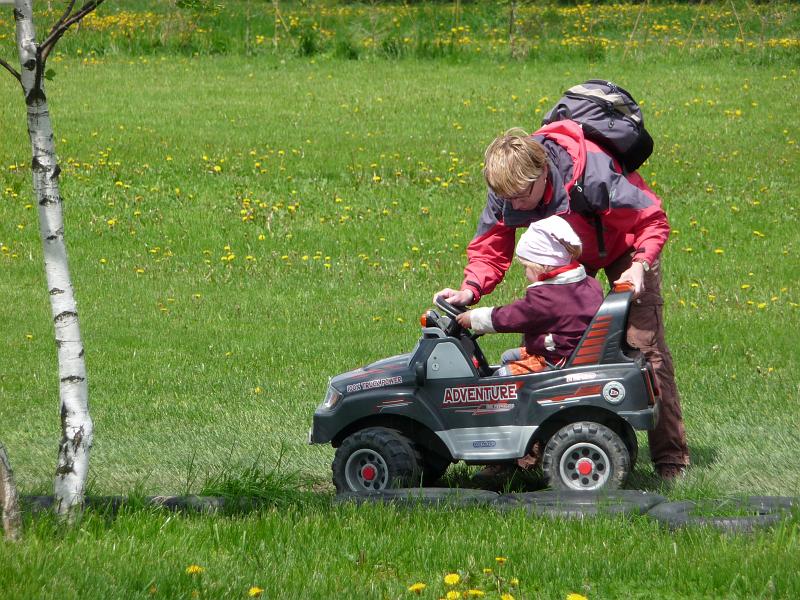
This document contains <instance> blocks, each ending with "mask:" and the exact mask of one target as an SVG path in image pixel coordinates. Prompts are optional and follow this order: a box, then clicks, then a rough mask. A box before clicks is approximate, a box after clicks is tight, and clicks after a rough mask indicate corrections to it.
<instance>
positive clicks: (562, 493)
mask: <svg viewBox="0 0 800 600" xmlns="http://www.w3.org/2000/svg"><path fill="white" fill-rule="evenodd" d="M665 500H666V498H664V496H659V495H658V494H651V493H649V492H644V491H641V490H600V491H590V492H578V491H574V490H547V491H542V492H530V493H526V494H505V495H503V496H500V497H499V498H498V499H497V502H496V504H497V507H498V508H499V509H500V510H511V511H513V510H519V509H522V510H524V511H526V512H527V513H528V514H529V515H531V516H534V517H541V516H546V517H561V518H583V517H593V516H597V515H643V514H646V513H647V511H649V510H650V509H651V508H653V507H654V506H656V505H658V504H660V503H662V502H664V501H665Z"/></svg>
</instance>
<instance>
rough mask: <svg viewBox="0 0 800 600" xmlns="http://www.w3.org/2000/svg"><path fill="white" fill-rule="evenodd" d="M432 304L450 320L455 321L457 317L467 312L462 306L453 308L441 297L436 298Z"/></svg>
mask: <svg viewBox="0 0 800 600" xmlns="http://www.w3.org/2000/svg"><path fill="white" fill-rule="evenodd" d="M434 303H435V304H436V306H438V307H439V308H441V309H442V310H443V311H444V313H445V314H446V315H447V316H448V317H450V318H451V319H455V318H456V317H457V316H458V315H461V314H464V313H465V312H467V309H466V308H465V307H464V306H453V305H452V304H450V303H449V302H448V301H447V300H445V299H444V298H442V297H441V296H436V300H435V301H434Z"/></svg>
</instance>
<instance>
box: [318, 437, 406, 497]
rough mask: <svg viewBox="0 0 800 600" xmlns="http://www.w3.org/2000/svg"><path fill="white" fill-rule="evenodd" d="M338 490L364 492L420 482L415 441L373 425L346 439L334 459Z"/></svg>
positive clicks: (334, 473) (334, 474) (333, 467)
mask: <svg viewBox="0 0 800 600" xmlns="http://www.w3.org/2000/svg"><path fill="white" fill-rule="evenodd" d="M332 469H333V484H334V485H335V486H336V490H337V491H338V492H347V491H352V492H363V491H375V490H385V489H387V488H398V487H408V486H413V485H418V484H419V478H420V464H419V459H418V458H417V453H416V452H415V451H414V447H413V446H412V444H411V442H410V441H409V440H408V438H406V437H405V436H404V435H402V434H400V433H399V432H397V431H395V430H393V429H386V428H385V427H370V428H367V429H363V430H361V431H358V432H356V433H354V434H353V435H351V436H349V437H347V438H345V440H344V441H343V442H342V445H341V446H339V448H337V450H336V455H335V457H334V459H333V465H332Z"/></svg>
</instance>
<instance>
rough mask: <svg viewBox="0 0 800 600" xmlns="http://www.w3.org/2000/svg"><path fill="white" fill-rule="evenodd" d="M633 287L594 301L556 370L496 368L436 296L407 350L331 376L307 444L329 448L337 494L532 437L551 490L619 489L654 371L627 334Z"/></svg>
mask: <svg viewBox="0 0 800 600" xmlns="http://www.w3.org/2000/svg"><path fill="white" fill-rule="evenodd" d="M631 296H632V291H631V289H630V287H625V288H619V287H618V288H615V289H614V290H612V291H611V292H610V293H609V294H608V295H607V296H606V298H605V300H604V301H603V304H602V305H601V306H600V309H599V310H598V311H597V314H596V315H595V316H594V318H593V319H592V322H591V323H590V325H589V327H588V329H587V330H586V332H585V333H584V335H583V337H582V338H581V341H580V343H579V345H578V347H577V348H576V349H575V351H574V353H573V354H572V355H571V356H570V357H569V359H568V360H567V361H566V363H565V364H564V366H563V367H559V368H556V367H552V368H549V369H547V370H545V371H540V372H536V373H530V374H524V375H509V376H498V375H495V371H496V370H497V367H493V366H490V365H489V363H488V362H487V361H486V358H485V356H484V354H483V352H482V351H481V349H480V347H479V346H478V343H477V337H478V336H477V335H475V334H474V333H472V332H470V331H468V330H466V329H464V328H462V327H461V326H460V325H459V324H458V322H457V321H456V319H455V318H454V317H455V316H456V315H457V314H459V313H460V312H463V310H464V309H462V308H458V307H454V306H451V305H450V304H448V303H447V302H445V301H443V300H441V299H438V300H437V302H436V305H437V308H438V309H439V310H440V311H441V312H442V313H443V314H439V313H438V312H437V311H436V310H429V311H428V312H427V313H426V314H424V315H423V316H422V319H421V322H422V325H423V328H422V337H421V338H420V340H419V342H418V343H417V345H416V346H415V347H414V349H413V350H412V351H411V352H410V353H408V354H401V355H398V356H393V357H391V358H386V359H384V360H380V361H378V362H375V363H372V364H370V365H367V366H365V367H363V368H361V369H357V370H355V371H350V372H348V373H343V374H341V375H337V376H336V377H333V378H332V379H331V380H330V383H329V386H328V390H327V393H326V395H325V399H324V401H323V402H322V404H320V406H319V407H318V408H317V410H316V412H315V413H314V421H313V425H312V427H311V431H310V432H309V443H318V444H327V443H330V444H331V445H333V447H334V448H336V454H335V457H334V460H333V465H332V469H333V483H334V485H335V486H336V489H337V491H338V492H346V491H373V490H382V489H386V488H396V487H414V486H419V485H430V484H432V483H434V482H435V481H436V480H438V479H439V478H440V477H441V476H442V475H443V474H444V472H445V470H446V469H447V467H448V466H449V465H450V464H451V463H454V462H457V461H461V460H463V461H465V462H466V463H468V464H477V465H488V464H498V463H512V464H513V461H515V460H516V459H518V458H521V457H523V456H525V455H527V454H528V453H529V452H530V451H531V448H532V447H533V444H534V443H536V442H539V443H540V447H541V448H544V451H543V453H542V470H543V475H544V478H545V479H546V482H547V483H548V484H549V485H550V486H551V487H554V488H561V489H571V490H597V489H601V488H604V489H613V488H618V487H620V486H621V485H622V484H623V483H624V481H625V479H626V478H627V476H628V474H629V473H630V472H631V470H632V469H633V465H634V464H635V462H636V456H637V452H638V446H637V442H636V434H635V431H636V430H646V429H652V428H653V427H654V426H655V420H656V415H657V394H658V391H657V388H656V384H655V382H656V379H655V375H654V372H653V368H652V366H651V365H650V364H649V363H648V362H647V361H646V360H645V359H644V356H643V355H642V354H641V353H639V352H638V351H637V350H634V349H632V348H631V347H630V346H628V345H627V343H626V341H625V330H626V324H627V317H628V309H629V306H630V301H631Z"/></svg>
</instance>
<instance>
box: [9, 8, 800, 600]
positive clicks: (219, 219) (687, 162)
mask: <svg viewBox="0 0 800 600" xmlns="http://www.w3.org/2000/svg"><path fill="white" fill-rule="evenodd" d="M716 8H719V6H716ZM778 8H780V5H778ZM778 8H776V7H775V6H773V5H770V10H772V9H775V10H776V11H777V10H778ZM465 10H466V9H465ZM659 10H662V9H661V7H659ZM675 10H684V9H675ZM720 10H721V9H720ZM784 10H785V13H786V15H789V16H787V18H789V17H790V16H791V15H792V14H794V13H793V12H792V11H793V10H795V9H794V8H792V7H791V6H785V7H784ZM648 14H649V13H648ZM465 18H466V17H465ZM654 18H655V17H654ZM775 23H776V24H775V26H774V27H775V31H776V32H777V33H775V35H777V36H783V35H784V34H785V32H783V30H781V29H780V26H782V25H780V26H779V24H777V23H778V21H777V20H776V21H775ZM782 23H785V21H783V22H782ZM769 31H770V32H772V31H773V30H772V29H769ZM627 33H629V31H625V32H623V33H618V35H617V38H616V39H617V40H624V39H625V38H626V35H627ZM786 35H788V34H786ZM81 36H82V33H77V34H75V35H74V36H73V38H72V42H71V43H74V44H78V43H79V42H78V40H79V39H81ZM65 41H66V39H65ZM7 42H8V40H4V41H3V43H7ZM70 47H71V46H65V47H64V48H65V50H67V49H69V48H70ZM3 48H5V46H3ZM131 52H132V53H129V51H128V50H125V51H120V52H118V53H116V55H115V53H105V54H102V55H101V54H98V56H100V59H98V61H96V62H95V61H88V60H87V61H84V60H82V59H80V58H75V57H74V56H73V55H72V54H71V53H70V52H65V54H64V55H63V56H62V57H60V58H59V60H58V61H57V62H54V63H53V66H54V68H55V69H56V71H57V73H58V75H57V77H56V79H55V81H53V82H48V92H49V97H50V102H51V106H50V108H51V114H52V116H53V119H54V124H55V129H56V143H57V148H58V152H59V155H60V158H61V163H62V167H63V169H64V171H63V174H62V179H61V181H62V191H63V194H64V197H65V200H66V204H65V208H66V218H67V243H68V246H69V251H70V263H71V268H72V273H73V280H74V284H75V288H76V295H77V298H78V302H79V310H80V316H81V325H82V330H83V335H84V342H85V345H86V356H87V365H88V369H89V384H90V394H91V403H92V415H93V418H94V420H95V424H96V438H95V447H94V451H93V454H92V470H91V485H90V489H91V491H92V493H94V494H117V493H121V494H125V493H129V492H131V491H134V490H135V491H136V492H137V493H138V494H156V493H164V494H168V493H175V492H184V491H189V492H200V491H203V489H204V488H205V490H206V491H208V490H211V489H213V490H215V491H220V493H225V494H230V495H237V494H241V493H244V492H245V491H248V490H253V489H256V490H258V489H261V490H264V489H266V490H268V491H267V492H266V493H265V494H264V495H265V496H268V497H270V498H274V499H275V501H274V503H273V504H274V505H276V506H278V508H276V509H275V510H265V511H263V512H259V513H254V514H252V515H250V516H243V517H236V518H234V517H214V518H211V517H174V516H173V517H170V516H169V515H167V514H165V513H160V512H157V511H147V510H141V511H134V512H131V513H126V514H123V515H122V516H120V517H117V518H115V519H111V518H108V519H104V518H102V517H100V516H90V517H89V518H88V519H87V520H86V521H84V522H83V523H82V524H81V525H80V526H79V527H78V528H76V529H74V530H71V531H67V532H58V531H55V530H54V527H53V525H52V523H50V521H49V520H48V519H41V518H37V519H36V520H33V521H31V520H29V521H28V523H27V532H26V533H27V540H26V541H25V542H23V543H22V544H21V545H18V546H16V547H14V546H0V564H3V565H8V568H6V569H3V570H0V589H3V590H4V591H5V590H10V591H9V592H6V594H7V595H9V596H11V597H19V598H24V597H34V596H39V597H51V596H52V597H56V596H59V597H77V596H78V595H82V596H85V595H87V594H94V595H98V596H102V595H105V596H109V597H142V596H144V597H146V596H147V595H148V590H149V588H150V586H151V585H155V586H156V588H157V595H160V596H161V597H170V598H174V597H187V596H190V595H191V591H192V590H193V589H195V588H197V589H203V590H205V591H204V593H205V594H206V595H207V596H209V597H222V596H229V595H234V596H235V595H239V596H244V595H246V593H247V590H248V588H249V586H250V585H257V586H260V587H263V588H265V590H267V591H266V592H265V595H266V596H268V597H272V596H277V595H280V594H281V593H282V594H283V595H286V596H289V597H301V596H308V597H312V598H313V597H316V598H332V597H343V596H346V595H347V594H348V593H349V594H350V595H352V596H353V597H370V598H371V597H374V598H379V597H380V598H383V597H386V598H395V597H403V596H407V595H408V592H406V588H407V586H408V585H411V584H412V583H414V582H415V581H422V582H427V583H428V584H429V585H430V589H429V590H428V592H429V593H430V594H429V597H434V592H435V591H436V589H434V587H435V585H438V586H439V588H437V589H438V590H441V584H440V583H437V582H439V581H440V580H441V576H442V575H443V574H444V573H446V572H448V571H451V570H457V569H462V570H466V571H469V572H470V573H472V574H473V576H476V577H477V576H479V575H480V573H481V569H482V568H483V567H485V566H492V564H493V561H494V557H495V556H498V555H502V556H508V557H509V558H510V563H509V565H507V566H508V570H509V573H511V574H512V575H513V576H515V577H518V578H519V579H520V581H521V591H522V592H523V593H522V594H521V596H522V597H525V598H530V597H543V598H544V597H563V596H564V595H565V594H566V593H568V592H571V591H574V592H582V593H586V594H587V595H589V596H590V597H591V598H603V597H619V596H621V595H623V594H625V595H630V596H633V597H639V596H641V597H644V596H645V595H646V596H648V597H653V596H657V597H711V596H715V595H716V596H723V597H738V598H752V597H792V596H796V595H797V594H798V592H800V589H798V582H797V578H796V576H795V575H794V573H796V571H797V568H796V567H797V564H796V561H797V559H796V557H797V555H798V553H797V544H798V539H800V536H798V528H797V521H796V519H793V520H789V521H787V522H786V523H785V524H784V525H783V526H781V527H779V528H778V529H777V530H776V531H774V532H772V533H762V534H757V535H756V536H754V537H741V538H740V537H736V536H734V537H727V536H723V535H720V534H716V533H714V532H708V531H691V532H684V533H678V534H670V533H669V532H667V531H664V530H661V529H659V528H658V527H657V526H656V525H655V524H653V523H651V522H649V521H647V520H644V519H632V520H624V519H600V520H599V521H596V522H595V521H586V522H582V523H573V522H563V523H562V522H557V523H555V524H553V523H551V522H549V521H534V520H530V519H525V518H523V517H522V516H521V515H519V516H508V515H495V514H493V513H490V512H488V513H487V512H486V511H484V510H478V509H474V510H464V511H457V512H455V513H451V512H447V511H441V512H439V511H424V512H419V513H412V514H409V513H405V512H403V511H396V510H394V509H389V508H386V509H383V508H374V509H363V510H355V509H348V508H329V507H328V506H327V499H326V498H325V497H324V496H323V497H322V498H321V499H317V500H313V499H311V500H308V499H307V496H305V495H302V494H301V495H299V496H298V495H297V494H296V493H295V491H296V487H297V484H298V483H302V485H301V487H302V489H304V490H309V489H314V490H317V491H320V492H322V493H323V494H326V493H330V492H331V490H332V487H331V485H330V462H331V460H332V454H333V451H332V449H331V448H328V447H319V446H307V445H306V444H305V435H306V432H307V429H308V427H309V425H310V421H311V416H312V413H313V410H314V408H315V406H316V405H317V403H318V402H319V401H321V399H322V395H323V394H324V391H325V386H326V384H327V378H328V377H329V376H330V375H333V374H336V373H339V372H342V371H345V370H347V369H350V368H353V367H356V366H360V365H362V364H365V363H367V362H369V361H372V360H374V359H377V358H381V357H384V356H388V355H391V354H396V353H400V352H405V351H407V350H408V349H410V348H411V347H412V346H413V344H414V342H415V341H416V338H417V336H418V326H417V324H416V323H417V316H418V315H419V314H420V313H421V312H422V311H423V310H424V309H425V308H426V307H427V306H428V303H429V301H430V298H431V295H432V293H433V292H434V291H436V290H437V289H439V288H441V287H443V286H445V285H451V286H452V285H457V284H458V283H459V282H460V278H461V269H462V268H463V264H464V260H465V258H464V246H465V244H466V243H467V241H468V240H469V239H470V238H471V236H472V233H473V231H474V227H475V222H476V220H477V216H478V214H479V211H480V210H481V209H482V206H483V198H484V193H485V192H484V186H483V183H482V177H481V174H480V162H481V159H482V153H483V149H484V148H485V146H486V145H487V144H488V143H489V142H490V141H491V139H492V138H493V137H494V136H495V135H497V134H498V133H500V132H502V131H504V130H505V129H506V128H508V127H511V126H513V125H522V126H525V127H527V128H528V129H531V128H533V127H535V125H536V123H538V121H539V119H540V117H541V114H542V110H543V109H545V108H547V107H548V106H549V104H550V103H551V102H553V101H554V100H555V98H556V97H557V96H558V95H559V93H560V92H561V91H562V90H563V89H564V88H565V87H567V86H569V85H570V84H573V83H575V82H578V81H580V80H582V79H584V78H588V77H590V76H597V75H600V76H603V77H608V78H610V79H614V80H617V81H619V82H620V83H621V84H623V85H624V86H625V87H627V88H628V89H630V90H631V91H632V92H633V93H634V95H635V96H636V97H637V99H639V100H641V101H642V102H643V106H644V110H645V115H646V118H647V122H648V128H649V129H650V130H651V132H652V133H653V136H654V138H655V139H656V143H657V151H656V154H655V155H654V156H653V157H652V159H651V160H650V161H649V162H648V163H647V164H646V165H645V166H644V167H643V169H642V171H643V174H644V175H645V177H646V178H647V179H648V180H649V181H651V182H653V183H654V185H655V189H656V191H657V192H659V193H660V194H661V195H662V197H663V199H664V203H665V206H666V208H667V211H668V214H669V216H670V220H671V222H672V225H673V228H674V231H673V237H672V240H671V241H670V242H669V245H668V247H667V250H666V252H665V259H664V260H665V265H666V267H665V284H664V285H665V300H666V303H667V304H666V319H667V334H668V339H669V342H670V345H671V348H672V351H673V354H674V357H675V362H676V366H677V376H678V384H679V387H680V390H681V393H682V397H683V406H684V413H685V419H686V426H687V430H688V435H689V443H690V449H691V452H692V460H693V464H694V466H693V468H692V469H691V470H690V471H689V474H688V476H687V477H686V479H685V480H684V481H682V482H680V483H678V484H677V485H676V486H675V487H674V488H670V489H664V488H661V487H660V486H659V484H658V482H657V481H656V479H655V478H654V476H653V474H652V470H651V467H650V466H649V465H648V463H647V452H646V448H644V447H643V449H642V453H641V454H640V457H641V459H640V461H639V464H638V466H637V469H636V471H635V472H634V474H633V477H632V480H631V483H630V485H631V486H632V487H638V488H643V489H650V490H654V491H659V492H661V493H665V494H667V495H668V496H669V497H671V498H675V499H678V498H699V497H721V496H728V495H731V494H735V495H747V494H752V495H763V494H774V495H791V494H796V493H797V490H798V489H800V467H798V465H797V461H796V456H797V455H798V452H800V436H798V433H797V432H798V427H799V426H800V420H799V419H798V417H797V411H796V403H797V397H798V392H800V377H798V375H797V373H798V368H800V365H799V364H798V359H797V351H796V339H795V338H796V334H797V331H798V325H797V323H798V303H800V291H799V290H798V276H797V264H798V250H799V249H800V234H798V231H799V228H798V201H797V192H796V190H797V188H798V184H800V176H799V175H798V172H797V165H798V162H799V160H798V159H799V158H800V157H798V144H797V142H798V129H797V127H796V124H795V123H794V121H793V120H792V119H791V118H787V114H788V113H790V112H791V111H790V110H789V108H790V107H791V106H792V102H794V99H796V98H797V97H798V96H800V94H799V93H798V92H799V91H800V85H799V84H798V71H797V54H796V50H795V51H794V53H791V52H789V53H786V54H776V55H771V56H770V57H769V59H768V60H761V59H759V58H758V56H756V54H748V53H746V52H744V53H743V52H740V51H739V50H737V49H736V48H735V47H734V48H728V49H726V48H724V47H720V48H719V49H718V53H719V58H718V59H715V58H714V56H713V55H712V54H710V53H709V54H706V55H705V56H703V57H702V58H703V60H701V61H700V62H693V59H694V58H696V57H692V56H689V55H684V54H682V53H680V52H674V51H671V52H668V53H665V54H664V55H662V54H661V53H660V52H659V50H658V47H657V46H651V47H649V48H645V49H642V50H641V51H640V52H637V53H635V55H634V56H633V57H632V58H631V60H629V61H628V62H626V63H622V62H620V61H619V60H618V58H619V53H621V49H620V48H618V49H617V50H616V52H617V54H616V55H610V56H605V55H604V56H599V57H597V56H596V57H594V59H592V58H591V57H585V56H584V57H582V58H578V57H576V56H575V55H572V54H569V53H567V54H566V55H565V56H564V57H562V59H559V60H556V61H546V60H538V59H536V58H535V57H533V58H531V59H530V60H527V61H507V60H505V58H504V55H503V54H502V53H500V52H498V53H497V54H495V55H492V56H489V57H480V56H479V57H477V58H476V57H474V56H472V55H470V57H469V58H468V59H467V58H465V57H463V56H462V57H461V58H460V59H459V60H440V61H434V60H397V61H385V60H379V59H377V58H374V57H368V58H369V60H358V61H353V60H340V59H337V58H335V56H334V52H333V51H332V50H330V51H326V52H321V53H319V54H318V55H316V56H315V57H314V58H313V59H308V58H297V57H295V55H294V53H292V52H282V51H279V52H278V53H277V54H272V53H269V52H260V53H255V54H254V55H252V56H246V55H242V54H239V53H236V52H230V53H229V55H225V56H198V57H186V56H181V55H180V54H178V53H175V52H174V51H173V50H170V49H169V48H166V49H162V50H160V51H159V52H156V53H149V52H148V53H147V54H146V55H142V56H140V55H139V54H138V53H137V52H136V51H135V49H134V50H132V51H131ZM7 55H8V54H5V56H7ZM762 58H763V57H762ZM593 61H594V62H593ZM24 119H25V117H24V106H23V103H22V99H21V97H20V95H19V91H18V88H16V87H15V86H14V85H13V80H11V78H10V77H5V79H0V124H2V131H1V132H0V298H2V302H1V303H0V322H2V323H3V328H2V333H0V336H1V337H0V339H2V341H3V346H4V349H5V351H4V352H3V355H2V358H0V440H2V441H3V442H4V444H5V445H6V447H7V448H8V451H9V454H10V457H11V460H12V462H13V465H14V467H15V471H16V475H17V478H18V480H19V483H20V486H21V488H22V491H23V492H25V493H35V492H47V491H49V490H50V488H51V483H52V477H53V471H54V468H55V456H56V449H57V440H58V437H59V430H58V428H59V422H58V415H57V403H58V381H57V376H56V364H55V351H54V347H53V341H52V329H51V325H50V317H49V306H48V298H47V294H46V290H45V284H44V276H43V269H42V256H41V249H40V242H39V239H38V225H37V215H36V210H35V207H34V206H32V205H34V204H35V203H34V201H33V199H32V192H31V185H30V170H29V167H28V164H29V155H30V149H29V146H28V145H27V134H26V129H25V120H24ZM257 163H258V164H257ZM215 167H218V170H215ZM118 182H119V183H118ZM445 184H446V185H445ZM243 211H244V212H243ZM231 257H232V258H231ZM248 257H250V258H248ZM223 258H224V259H225V260H223ZM326 265H328V266H326ZM523 285H524V280H523V276H522V273H521V272H520V271H519V270H514V271H512V272H511V273H510V274H509V276H508V277H507V278H506V281H505V283H503V284H502V285H501V286H500V288H498V290H497V291H496V292H495V293H494V294H493V297H492V298H490V299H491V301H492V302H505V301H508V300H510V299H512V298H515V297H517V296H518V295H519V293H520V290H521V289H522V286H523ZM484 339H485V348H486V350H487V353H488V354H489V356H490V357H494V358H495V359H496V358H497V357H498V356H499V354H500V352H501V351H502V350H503V349H504V348H506V347H508V346H509V345H510V344H513V343H515V341H514V338H512V337H509V336H493V337H489V338H484ZM640 442H641V444H642V445H643V446H644V445H646V440H645V438H644V437H642V438H640ZM279 459H280V468H279V469H276V468H275V467H276V464H278V462H279ZM212 484H213V485H212ZM270 486H271V487H270ZM269 490H271V491H269ZM59 551H60V553H59ZM64 552H68V555H67V556H66V557H64V559H63V560H62V559H61V558H60V556H61V554H63V553H64ZM56 556H58V557H59V559H58V560H56ZM609 557H611V558H609ZM709 557H712V558H709ZM192 563H196V564H200V565H202V566H204V567H205V568H206V571H205V573H204V574H203V576H202V577H203V581H205V582H206V583H205V584H204V586H206V587H204V588H198V587H197V585H196V583H195V582H194V581H192V579H191V577H189V576H187V575H186V574H185V573H184V570H185V568H186V566H188V565H189V564H192ZM85 565H91V566H92V567H93V568H91V569H85V568H83V567H84V566H85ZM76 569H78V573H77V574H75V573H73V571H75V570H76ZM518 596H519V594H518Z"/></svg>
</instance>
